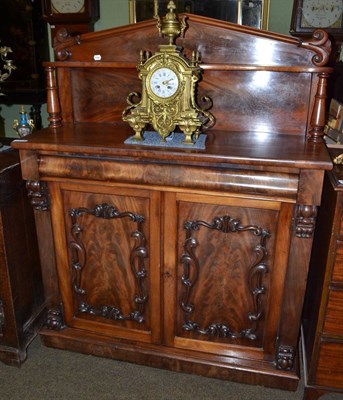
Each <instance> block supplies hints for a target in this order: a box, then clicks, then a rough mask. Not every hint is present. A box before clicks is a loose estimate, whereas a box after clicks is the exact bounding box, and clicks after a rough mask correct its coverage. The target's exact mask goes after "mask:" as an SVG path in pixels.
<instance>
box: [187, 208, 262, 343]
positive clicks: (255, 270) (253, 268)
mask: <svg viewBox="0 0 343 400" xmlns="http://www.w3.org/2000/svg"><path fill="white" fill-rule="evenodd" d="M200 227H205V228H208V229H215V230H218V231H220V232H223V233H224V234H233V233H239V234H242V233H243V232H248V233H250V234H252V235H254V236H256V237H258V238H259V242H258V243H257V244H256V246H255V248H254V249H253V250H252V251H253V252H254V253H255V258H254V261H253V263H252V264H251V265H250V267H249V268H248V270H249V274H248V282H247V285H248V287H249V291H250V293H251V297H252V300H253V305H254V306H253V309H252V310H251V311H249V312H248V313H247V317H248V320H249V322H250V326H248V327H246V328H244V329H242V330H241V331H240V332H234V331H233V330H232V329H231V327H230V326H229V324H226V323H211V324H210V325H209V326H207V327H201V326H200V325H199V324H198V323H197V322H194V321H192V320H191V319H190V317H191V315H192V314H193V313H194V310H195V304H192V303H191V298H192V291H193V288H194V287H195V285H196V281H197V278H198V276H199V273H200V270H201V267H200V264H199V261H198V259H197V257H196V255H195V251H194V250H195V248H196V246H197V245H198V243H197V240H196V238H195V237H193V236H192V232H193V231H198V230H199V229H200ZM184 229H185V230H186V240H185V242H184V245H183V248H184V253H183V254H182V257H181V263H182V264H183V267H184V272H183V275H182V284H183V294H182V297H181V308H182V311H183V315H184V323H183V329H184V330H185V331H194V332H197V333H200V334H202V335H210V336H218V337H227V338H231V339H236V338H248V339H250V340H256V339H257V336H256V331H257V327H258V322H259V321H260V320H261V318H262V317H263V315H264V310H263V308H262V302H261V296H262V295H264V294H265V287H264V285H263V277H264V275H265V274H266V273H267V272H268V267H267V265H266V262H265V257H266V255H267V249H266V245H265V242H266V239H267V238H268V237H269V236H270V234H269V232H268V231H267V230H265V229H263V228H261V227H259V226H256V225H246V226H243V225H241V223H240V221H239V220H238V219H233V218H231V217H230V216H228V215H225V216H223V217H216V218H215V219H214V220H213V222H212V223H208V222H205V221H186V222H185V224H184Z"/></svg>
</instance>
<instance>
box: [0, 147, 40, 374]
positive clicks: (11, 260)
mask: <svg viewBox="0 0 343 400" xmlns="http://www.w3.org/2000/svg"><path fill="white" fill-rule="evenodd" d="M43 314H44V296H43V285H42V277H41V272H40V261H39V254H38V246H37V239H36V231H35V222H34V215H33V210H32V207H31V204H30V202H29V201H28V197H27V192H26V188H25V182H24V181H23V180H22V178H21V171H20V163H19V156H18V152H16V151H14V150H7V151H2V152H0V361H3V362H5V363H6V364H10V365H16V366H20V364H21V363H22V362H23V361H24V360H25V358H26V355H27V352H26V349H27V346H28V344H29V343H30V342H31V341H32V339H33V338H34V337H35V336H36V334H37V332H38V328H39V327H40V326H41V324H42V321H43Z"/></svg>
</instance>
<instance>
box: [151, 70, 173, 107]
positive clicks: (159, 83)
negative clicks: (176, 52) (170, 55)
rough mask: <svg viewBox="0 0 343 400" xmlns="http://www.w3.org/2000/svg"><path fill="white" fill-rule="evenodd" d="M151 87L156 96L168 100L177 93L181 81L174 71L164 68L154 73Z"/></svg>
mask: <svg viewBox="0 0 343 400" xmlns="http://www.w3.org/2000/svg"><path fill="white" fill-rule="evenodd" d="M149 85H150V89H151V91H152V93H153V94H154V95H155V96H158V97H160V98H162V99H168V98H170V97H172V96H173V95H174V94H175V93H176V92H177V90H178V87H179V79H178V77H177V75H176V73H175V72H174V71H173V70H172V69H170V68H166V67H162V68H158V69H157V70H156V71H154V72H153V73H152V75H151V77H150V80H149Z"/></svg>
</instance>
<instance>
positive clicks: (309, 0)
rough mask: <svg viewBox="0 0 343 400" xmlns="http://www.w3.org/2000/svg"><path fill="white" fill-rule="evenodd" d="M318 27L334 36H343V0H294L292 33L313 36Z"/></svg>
mask: <svg viewBox="0 0 343 400" xmlns="http://www.w3.org/2000/svg"><path fill="white" fill-rule="evenodd" d="M318 28H320V29H324V30H325V31H327V32H328V33H329V34H330V35H331V36H332V37H335V38H342V37H343V1H342V0H294V5H293V13H292V22H291V34H292V35H295V36H311V35H312V33H313V32H314V31H315V30H316V29H318Z"/></svg>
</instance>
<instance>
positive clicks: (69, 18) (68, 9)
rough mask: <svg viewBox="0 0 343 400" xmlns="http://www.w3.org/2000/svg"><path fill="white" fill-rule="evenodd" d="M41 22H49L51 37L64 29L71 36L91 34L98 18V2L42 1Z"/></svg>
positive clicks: (81, 0)
mask: <svg viewBox="0 0 343 400" xmlns="http://www.w3.org/2000/svg"><path fill="white" fill-rule="evenodd" d="M42 9H43V20H44V21H46V22H49V24H50V27H51V36H52V39H53V38H54V36H55V34H56V33H57V31H58V30H59V29H60V28H62V27H65V28H67V29H68V31H69V32H70V34H71V35H79V34H81V33H86V32H91V31H93V30H94V22H96V21H97V20H98V19H99V17H100V11H99V0H42Z"/></svg>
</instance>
